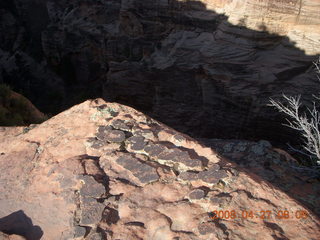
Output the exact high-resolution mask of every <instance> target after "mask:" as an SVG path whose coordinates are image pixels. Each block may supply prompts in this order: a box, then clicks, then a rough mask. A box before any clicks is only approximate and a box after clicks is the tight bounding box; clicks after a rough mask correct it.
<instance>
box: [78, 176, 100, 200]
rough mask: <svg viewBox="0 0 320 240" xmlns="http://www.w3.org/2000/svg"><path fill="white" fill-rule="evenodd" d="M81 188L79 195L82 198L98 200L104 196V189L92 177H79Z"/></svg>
mask: <svg viewBox="0 0 320 240" xmlns="http://www.w3.org/2000/svg"><path fill="white" fill-rule="evenodd" d="M79 179H80V181H81V183H82V187H81V189H80V195H81V196H83V197H91V198H100V197H101V196H103V195H104V194H105V191H106V190H105V187H104V186H103V185H102V184H101V183H98V182H96V181H95V180H94V178H93V177H92V176H80V177H79Z"/></svg>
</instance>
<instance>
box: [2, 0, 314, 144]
mask: <svg viewBox="0 0 320 240" xmlns="http://www.w3.org/2000/svg"><path fill="white" fill-rule="evenodd" d="M319 9H320V7H319V4H318V3H317V1H316V0H304V1H298V0H292V1H274V0H266V1H257V0H246V1H240V0H238V1H237V0H228V1H222V0H219V1H218V0H210V1H209V0H208V1H176V0H171V1H168V0H158V1H151V0H148V1H138V0H130V1H129V0H124V1H121V2H119V1H116V0H111V1H110V0H108V1H106V0H100V1H80V0H72V1H41V2H40V1H26V0H18V1H15V2H14V3H12V2H11V1H10V2H9V1H4V3H2V9H1V11H2V13H3V14H1V18H2V20H1V26H2V30H1V32H7V34H5V35H3V36H2V38H3V41H1V49H2V50H1V51H2V52H1V54H0V57H1V68H2V74H1V75H0V76H2V81H5V82H7V83H9V84H11V85H13V86H15V88H17V89H22V90H23V91H24V92H25V93H24V95H25V96H27V97H29V98H30V99H31V100H32V102H34V103H35V104H36V106H37V107H39V108H40V110H42V111H51V112H58V111H59V110H61V109H63V108H65V107H67V106H70V105H72V104H74V103H76V102H79V101H81V100H83V99H85V98H87V97H96V96H103V97H104V98H105V99H107V100H109V101H117V102H121V103H125V104H128V105H131V106H134V107H136V108H138V109H140V110H142V111H144V112H146V113H148V114H150V115H151V116H153V117H154V118H156V119H160V120H161V121H163V122H165V123H166V124H168V125H170V126H173V127H175V128H176V129H178V130H180V131H182V132H186V133H188V134H191V135H192V136H195V137H207V138H212V137H224V138H226V137H227V138H249V137H250V138H251V139H252V138H256V139H261V138H263V139H272V140H275V139H276V140H278V141H281V140H282V141H287V139H288V133H287V132H285V131H284V130H282V129H283V127H282V126H281V125H280V124H279V115H278V114H277V113H276V112H275V111H274V110H273V109H270V108H269V107H267V106H266V104H267V103H268V101H269V98H270V97H274V98H277V97H278V96H280V95H281V93H282V92H285V93H287V94H302V95H306V98H307V100H310V96H311V95H312V94H313V93H317V92H318V89H319V84H318V82H317V78H316V76H315V73H314V71H313V69H312V61H314V60H315V59H316V56H315V54H317V53H319V49H320V48H319V45H320V43H319V19H320V17H319V16H320V14H319V11H320V10H319ZM9 29H10V31H9ZM310 54H313V55H310ZM43 89H45V91H43ZM57 106H58V107H57Z"/></svg>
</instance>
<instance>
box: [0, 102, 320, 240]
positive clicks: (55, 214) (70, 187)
mask: <svg viewBox="0 0 320 240" xmlns="http://www.w3.org/2000/svg"><path fill="white" fill-rule="evenodd" d="M204 143H205V144H206V145H204ZM204 143H200V142H198V141H196V140H194V139H192V138H190V137H189V136H187V135H184V134H182V133H179V132H177V131H175V130H173V129H172V128H169V127H167V126H166V125H164V124H162V123H160V122H158V121H156V120H154V119H152V118H150V117H148V116H146V115H144V114H142V113H141V112H138V111H136V110H134V109H132V108H130V107H127V106H124V105H120V104H115V103H106V102H104V101H103V100H101V99H96V100H90V101H86V102H84V103H82V104H80V105H77V106H74V107H73V108H71V109H69V110H67V111H65V112H63V113H60V114H59V115H57V116H55V117H53V118H51V119H49V120H47V121H46V122H44V123H42V124H40V125H37V126H35V127H34V128H32V129H27V130H25V129H24V128H1V129H0V171H1V175H0V206H1V208H0V239H5V240H7V239H23V238H25V239H61V240H63V239H101V240H102V239H103V240H104V239H108V240H110V239H113V240H116V239H132V240H135V239H137V240H138V239H152V240H154V239H168V240H176V239H183V240H190V239H194V240H201V239H203V240H207V239H219V240H221V239H243V240H247V239H275V238H281V239H293V240H294V239H297V240H298V239H299V240H301V239H305V240H311V239H312V240H316V239H318V236H319V231H320V220H319V218H318V217H319V215H320V211H319V196H320V194H319V189H320V188H319V182H318V181H316V180H315V179H312V174H311V173H310V172H308V171H307V170H303V169H300V168H299V166H298V164H297V163H296V162H294V159H292V158H290V157H289V155H288V154H286V153H285V152H284V151H281V150H279V149H278V150H277V149H274V148H272V146H271V145H270V143H268V142H266V141H260V142H247V141H223V140H211V141H208V140H207V141H206V142H204ZM208 146H211V147H212V148H210V147H208ZM297 169H300V170H299V171H298V170H297ZM306 176H307V177H306ZM233 210H234V211H235V213H236V215H234V216H233V218H232V219H230V218H229V217H226V216H227V215H225V214H230V212H231V211H233ZM214 211H222V212H221V213H220V214H222V215H221V218H219V219H218V218H216V217H215V214H214ZM228 211H229V212H228ZM285 211H288V212H287V213H285ZM227 212H228V213H227ZM284 213H285V215H283V214H284ZM246 214H247V215H246ZM224 216H225V217H224ZM286 216H288V218H286ZM1 232H4V233H6V234H2V233H1ZM19 236H21V237H19Z"/></svg>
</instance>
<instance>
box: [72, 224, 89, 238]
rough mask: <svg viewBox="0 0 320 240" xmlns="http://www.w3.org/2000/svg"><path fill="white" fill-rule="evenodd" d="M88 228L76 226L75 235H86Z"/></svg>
mask: <svg viewBox="0 0 320 240" xmlns="http://www.w3.org/2000/svg"><path fill="white" fill-rule="evenodd" d="M86 232H87V231H86V228H85V227H81V226H75V227H74V237H76V238H77V237H84V236H85V235H86Z"/></svg>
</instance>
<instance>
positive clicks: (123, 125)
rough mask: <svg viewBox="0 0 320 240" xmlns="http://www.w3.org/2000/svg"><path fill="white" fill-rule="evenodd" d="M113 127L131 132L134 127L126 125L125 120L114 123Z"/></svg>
mask: <svg viewBox="0 0 320 240" xmlns="http://www.w3.org/2000/svg"><path fill="white" fill-rule="evenodd" d="M111 126H112V127H114V128H115V129H119V130H123V131H130V130H131V128H132V126H130V124H128V123H125V121H124V120H121V119H117V120H114V121H112V123H111Z"/></svg>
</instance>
